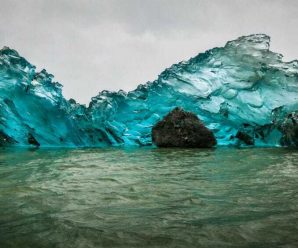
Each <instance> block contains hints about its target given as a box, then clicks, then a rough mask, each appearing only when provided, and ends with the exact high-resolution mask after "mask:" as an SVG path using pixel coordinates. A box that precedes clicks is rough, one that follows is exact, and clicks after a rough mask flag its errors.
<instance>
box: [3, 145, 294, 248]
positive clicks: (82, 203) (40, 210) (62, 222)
mask: <svg viewBox="0 0 298 248" xmlns="http://www.w3.org/2000/svg"><path fill="white" fill-rule="evenodd" d="M231 246H234V247H297V246H298V151H297V150H287V149H281V148H280V149H232V148H220V149H210V150H196V149H186V150H183V149H149V148H147V149H73V150H72V149H63V150H61V149H59V150H55V149H48V150H43V149H39V150H27V149H2V150H0V247H5V248H6V247H22V248H25V247H30V248H31V247H63V248H64V247H71V248H74V247H231Z"/></svg>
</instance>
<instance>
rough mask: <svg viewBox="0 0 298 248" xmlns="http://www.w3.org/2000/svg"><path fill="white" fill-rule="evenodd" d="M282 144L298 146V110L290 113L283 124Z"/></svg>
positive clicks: (281, 129)
mask: <svg viewBox="0 0 298 248" xmlns="http://www.w3.org/2000/svg"><path fill="white" fill-rule="evenodd" d="M280 131H281V132H282V134H283V136H282V138H281V142H280V143H281V144H282V145H284V146H294V147H298V111H295V112H293V113H291V114H289V115H288V116H287V117H286V118H285V120H284V122H283V123H282V125H281V128H280Z"/></svg>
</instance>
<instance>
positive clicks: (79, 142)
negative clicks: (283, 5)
mask: <svg viewBox="0 0 298 248" xmlns="http://www.w3.org/2000/svg"><path fill="white" fill-rule="evenodd" d="M269 45H270V38H269V37H268V36H267V35H264V34H256V35H250V36H244V37H240V38H238V39H236V40H233V41H229V42H227V44H226V45H225V46H224V47H219V48H218V47H216V48H213V49H211V50H208V51H206V52H205V53H200V54H198V55H197V56H195V57H194V58H191V59H190V60H188V61H182V62H180V63H178V64H174V65H172V66H171V67H170V68H168V69H166V70H165V71H163V72H162V73H161V74H160V75H159V76H158V78H157V79H156V80H155V81H153V82H148V83H146V84H143V85H139V86H138V87H137V89H135V90H134V91H130V92H128V93H126V92H124V91H122V90H120V91H118V92H109V91H102V92H100V93H99V94H98V95H97V96H95V97H93V98H92V100H91V102H90V104H89V106H88V107H86V106H84V105H80V104H79V103H76V101H75V100H73V99H70V100H66V99H65V98H64V97H63V95H62V85H61V84H59V83H57V82H54V81H53V75H51V74H49V73H47V72H46V71H45V70H42V71H41V72H37V71H36V68H35V66H33V65H32V64H30V63H29V62H28V61H27V60H26V59H24V58H23V57H21V56H20V55H19V54H18V53H17V52H16V51H15V50H12V49H9V48H7V47H4V48H3V49H2V50H0V145H17V146H28V145H30V144H31V145H41V146H47V147H48V146H63V147H77V146H79V147H82V146H90V147H92V146H96V147H104V146H145V145H151V128H152V126H153V125H154V124H155V123H156V122H157V121H158V120H160V119H161V118H162V117H163V116H164V115H166V114H167V113H168V112H169V111H171V110H172V109H173V108H174V107H176V106H180V107H183V108H184V109H185V110H187V111H192V112H194V113H196V114H197V115H198V117H199V118H200V119H201V120H202V121H203V122H204V123H205V125H206V126H207V127H208V128H209V129H211V130H212V131H213V132H214V134H215V136H216V139H217V143H218V145H219V146H227V145H237V146H238V145H240V146H245V145H246V144H245V142H243V140H240V139H239V138H237V137H239V135H237V134H239V133H242V134H245V135H246V136H248V137H250V138H251V139H252V140H253V143H254V146H281V145H296V146H298V128H297V123H296V121H298V117H297V116H298V114H297V110H298V61H297V60H294V61H291V62H284V61H283V60H282V55H281V54H278V53H274V52H272V51H270V50H269Z"/></svg>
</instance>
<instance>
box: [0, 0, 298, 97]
mask: <svg viewBox="0 0 298 248" xmlns="http://www.w3.org/2000/svg"><path fill="white" fill-rule="evenodd" d="M0 5H1V8H0V46H4V45H6V46H10V47H12V48H14V49H16V50H18V51H19V52H20V54H21V55H23V56H24V57H25V58H27V59H28V60H29V61H30V62H31V63H33V64H35V65H37V67H38V68H46V69H47V70H48V71H49V72H51V73H52V74H54V75H55V78H56V80H58V81H59V82H60V83H62V84H63V85H64V94H65V96H66V97H73V98H75V99H77V100H79V101H80V102H84V103H87V102H88V101H89V99H90V97H92V96H94V95H96V94H97V92H98V91H100V90H103V89H109V90H117V89H120V88H121V89H124V90H131V89H134V88H135V87H136V86H137V84H139V83H144V82H146V81H148V80H154V79H155V78H156V77H157V75H158V74H159V73H160V72H161V71H163V69H165V68H166V67H169V66H170V65H171V64H173V63H176V62H179V61H181V60H186V59H188V58H190V57H193V56H195V55H196V54H197V53H198V52H203V51H205V50H206V49H209V48H212V47H214V46H222V45H224V44H225V43H226V41H228V40H231V39H234V38H237V37H238V36H241V35H247V34H251V33H267V34H268V35H270V36H271V37H272V50H274V51H277V52H280V53H283V54H284V55H286V59H288V60H291V59H294V58H298V50H297V47H296V46H297V44H298V34H297V32H296V29H297V26H298V17H297V11H298V1H296V0H262V1H261V0H259V1H258V0H237V1H232V0H213V1H209V0H184V1H180V0H125V1H124V0H100V1H99V0H59V1H58V0H48V1H47V0H44V1H42V0H22V1H17V0H9V1H8V0H0Z"/></svg>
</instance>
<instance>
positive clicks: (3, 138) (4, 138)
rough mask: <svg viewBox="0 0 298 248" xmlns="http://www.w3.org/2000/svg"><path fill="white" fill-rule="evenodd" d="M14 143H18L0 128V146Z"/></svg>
mask: <svg viewBox="0 0 298 248" xmlns="http://www.w3.org/2000/svg"><path fill="white" fill-rule="evenodd" d="M16 143H18V142H17V141H16V140H14V139H13V138H11V137H10V136H8V135H7V134H6V133H4V132H3V131H1V130H0V146H6V145H13V144H16Z"/></svg>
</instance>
